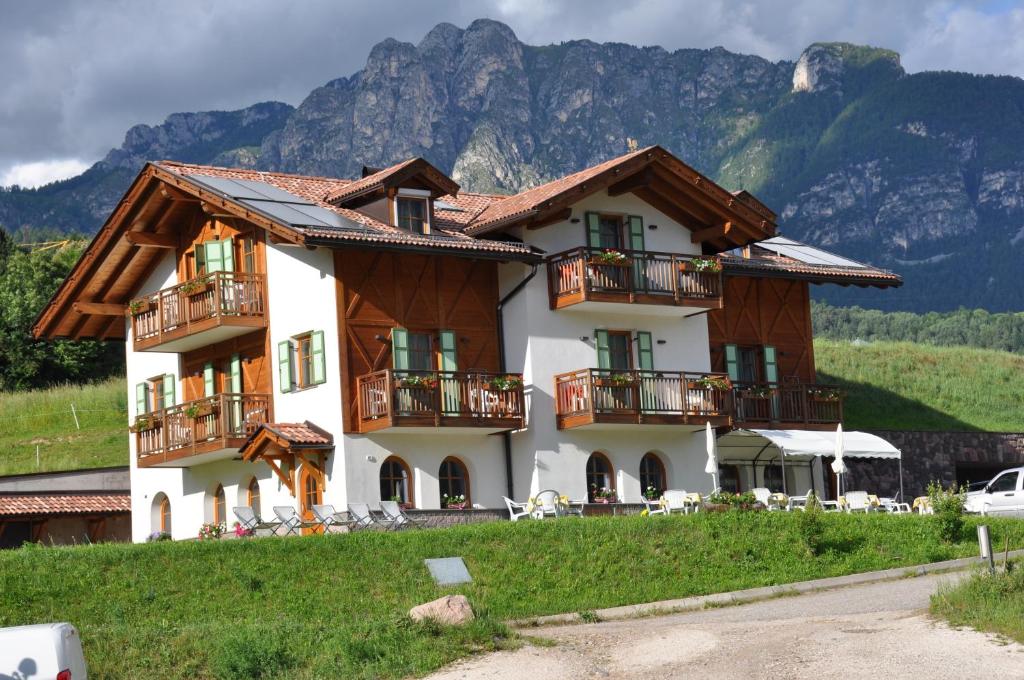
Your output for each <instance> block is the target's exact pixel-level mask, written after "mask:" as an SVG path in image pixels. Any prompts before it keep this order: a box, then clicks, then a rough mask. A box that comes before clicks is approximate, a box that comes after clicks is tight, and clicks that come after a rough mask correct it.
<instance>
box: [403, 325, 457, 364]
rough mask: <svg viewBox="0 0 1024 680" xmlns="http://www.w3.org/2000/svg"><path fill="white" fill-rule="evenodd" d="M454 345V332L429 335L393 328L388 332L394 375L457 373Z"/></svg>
mask: <svg viewBox="0 0 1024 680" xmlns="http://www.w3.org/2000/svg"><path fill="white" fill-rule="evenodd" d="M435 336H436V337H437V339H438V341H437V342H435V341H434V338H435ZM456 344H457V343H456V336H455V332H454V331H450V330H442V331H438V332H436V333H431V332H423V331H410V330H408V329H405V328H394V329H392V331H391V361H392V366H393V368H394V369H395V370H396V371H433V370H437V369H440V370H442V371H457V370H459V369H458V357H457V352H458V349H457V347H456Z"/></svg>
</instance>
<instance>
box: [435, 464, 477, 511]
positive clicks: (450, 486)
mask: <svg viewBox="0 0 1024 680" xmlns="http://www.w3.org/2000/svg"><path fill="white" fill-rule="evenodd" d="M437 481H438V485H439V486H440V489H441V506H442V507H444V504H445V496H446V495H447V497H448V498H455V497H457V496H465V497H466V506H467V507H469V505H470V504H471V501H470V500H469V471H468V470H466V465H465V464H464V463H463V462H462V461H461V460H459V459H458V458H453V457H451V456H449V457H448V458H445V459H444V460H443V461H441V469H440V470H438V472H437Z"/></svg>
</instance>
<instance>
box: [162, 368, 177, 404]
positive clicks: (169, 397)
mask: <svg viewBox="0 0 1024 680" xmlns="http://www.w3.org/2000/svg"><path fill="white" fill-rule="evenodd" d="M174 404H175V401H174V375H173V374H171V373H168V374H167V375H165V376H164V408H170V407H172V406H174Z"/></svg>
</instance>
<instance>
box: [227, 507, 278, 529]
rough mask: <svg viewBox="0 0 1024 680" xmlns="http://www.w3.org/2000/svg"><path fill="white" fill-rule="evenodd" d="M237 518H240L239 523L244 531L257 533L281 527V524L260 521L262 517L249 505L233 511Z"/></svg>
mask: <svg viewBox="0 0 1024 680" xmlns="http://www.w3.org/2000/svg"><path fill="white" fill-rule="evenodd" d="M233 512H234V513H235V517H236V518H238V523H239V524H240V525H241V527H242V528H243V529H246V530H248V531H252V532H255V531H256V530H257V529H270V530H271V532H272V533H273V530H275V529H277V527H278V526H280V524H281V523H280V522H264V521H263V520H262V519H260V516H259V515H257V514H256V511H255V510H253V509H252V508H250V507H249V506H248V505H241V506H239V507H237V508H234V509H233Z"/></svg>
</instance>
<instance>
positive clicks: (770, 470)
mask: <svg viewBox="0 0 1024 680" xmlns="http://www.w3.org/2000/svg"><path fill="white" fill-rule="evenodd" d="M764 485H765V486H766V487H768V488H769V489H771V490H772V491H782V467H781V466H779V465H768V466H767V467H765V469H764Z"/></svg>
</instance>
